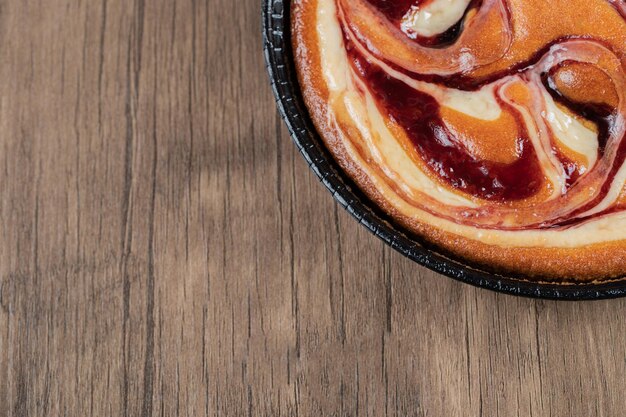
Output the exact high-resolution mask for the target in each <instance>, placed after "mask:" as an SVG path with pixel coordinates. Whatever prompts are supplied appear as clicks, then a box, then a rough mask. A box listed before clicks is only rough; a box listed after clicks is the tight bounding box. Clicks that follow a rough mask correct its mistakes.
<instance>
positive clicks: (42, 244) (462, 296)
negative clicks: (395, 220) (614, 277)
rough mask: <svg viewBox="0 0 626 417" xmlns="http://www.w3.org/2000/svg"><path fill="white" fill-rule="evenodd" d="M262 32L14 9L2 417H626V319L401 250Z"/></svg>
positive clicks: (4, 178)
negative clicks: (319, 144) (344, 187)
mask: <svg viewBox="0 0 626 417" xmlns="http://www.w3.org/2000/svg"><path fill="white" fill-rule="evenodd" d="M259 13H260V8H259V4H258V1H253V0H246V1H243V2H234V1H230V0H208V1H206V0H205V1H202V0H180V1H167V0H154V1H150V2H148V1H144V0H128V1H122V0H99V1H78V2H77V1H71V0H49V1H48V2H46V4H45V5H44V4H41V3H40V2H34V1H31V0H5V1H3V2H1V3H0V32H1V33H0V74H1V75H2V76H1V77H0V132H1V136H0V144H1V152H2V154H1V157H0V161H2V169H0V190H1V192H2V196H3V198H2V204H1V206H0V234H1V239H0V259H2V261H1V262H0V277H1V281H0V415H3V416H4V415H6V416H34V415H68V416H70V415H76V416H84V415H119V416H136V415H141V416H153V415H154V416H157V415H167V416H170V415H171V416H182V415H187V416H242V415H265V416H268V415H276V416H296V415H300V416H308V415H311V416H320V415H324V416H326V415H328V416H333V415H334V416H357V415H359V416H381V415H388V416H486V417H492V416H499V415H500V416H506V417H509V416H513V415H519V416H530V415H535V416H537V415H541V416H543V415H554V416H570V415H585V416H587V415H589V416H618V415H622V414H623V410H624V408H625V407H626V399H625V398H624V396H623V395H620V392H621V389H622V385H623V381H624V379H625V377H626V344H625V336H624V334H626V325H625V324H624V323H625V321H624V320H623V319H622V316H623V315H624V313H626V305H625V303H624V301H620V300H617V301H602V302H592V303H556V302H548V301H533V300H527V299H517V298H513V297H510V296H503V295H498V294H494V293H491V292H487V291H484V290H478V289H474V288H471V287H468V286H465V285H462V284H459V283H456V282H453V281H451V280H449V279H446V278H444V277H441V276H438V275H436V274H434V273H432V272H429V271H427V270H425V269H424V268H421V267H418V266H416V265H415V264H413V263H411V262H410V261H408V260H406V259H404V258H402V257H400V256H399V255H398V254H396V253H395V252H393V251H392V250H390V249H389V248H386V247H384V246H383V245H382V243H381V242H379V241H378V240H377V239H376V238H374V237H372V236H371V235H370V234H369V233H367V232H366V231H365V230H364V229H363V228H362V227H360V226H359V225H358V224H357V223H356V222H355V221H354V220H353V219H352V218H350V217H349V215H348V214H347V213H345V212H343V211H342V210H341V209H338V208H337V206H336V205H335V204H334V203H333V201H332V199H331V197H330V195H329V194H328V193H327V192H326V191H325V190H324V188H323V187H322V186H321V185H320V184H319V183H318V182H317V180H316V179H315V178H314V176H313V175H312V174H311V173H310V172H309V171H308V169H307V167H306V164H305V163H304V162H303V161H302V160H301V158H300V157H299V156H298V155H297V152H295V150H294V147H293V146H292V145H291V143H290V141H289V137H288V135H287V134H286V130H285V129H284V127H283V125H282V122H281V121H280V119H279V117H278V116H277V114H276V111H275V107H274V104H273V98H272V97H271V93H270V90H269V83H268V81H267V77H266V75H265V72H264V65H263V61H262V54H261V52H260V51H261V41H260V36H259V33H260V16H259Z"/></svg>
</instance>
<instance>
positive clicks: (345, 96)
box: [317, 0, 626, 248]
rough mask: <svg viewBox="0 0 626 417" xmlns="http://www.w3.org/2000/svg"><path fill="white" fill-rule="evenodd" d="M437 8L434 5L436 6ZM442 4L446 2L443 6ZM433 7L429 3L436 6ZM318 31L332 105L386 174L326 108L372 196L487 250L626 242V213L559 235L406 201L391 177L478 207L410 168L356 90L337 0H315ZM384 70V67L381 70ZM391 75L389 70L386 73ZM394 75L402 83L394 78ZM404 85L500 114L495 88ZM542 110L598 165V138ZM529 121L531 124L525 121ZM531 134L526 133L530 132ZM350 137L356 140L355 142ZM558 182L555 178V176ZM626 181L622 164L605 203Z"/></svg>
mask: <svg viewBox="0 0 626 417" xmlns="http://www.w3.org/2000/svg"><path fill="white" fill-rule="evenodd" d="M435 3H439V2H435ZM444 3H445V2H444ZM433 4H434V3H433ZM317 18H318V21H317V33H318V36H319V46H320V57H321V65H322V68H323V73H324V77H325V79H326V82H327V84H328V88H329V91H330V93H331V96H332V97H331V103H336V101H337V100H341V102H342V103H343V105H344V106H345V108H346V109H347V113H348V114H349V115H350V118H351V120H352V121H353V123H354V125H355V126H356V127H357V128H358V130H359V132H360V133H361V135H362V138H363V143H361V144H360V145H361V146H363V147H364V148H366V149H367V150H368V152H369V154H370V155H371V157H372V158H373V159H374V161H375V162H376V163H378V164H379V165H380V166H381V167H387V169H385V168H383V169H384V175H385V176H386V177H387V178H386V179H385V178H383V177H381V176H380V175H379V173H378V172H377V171H375V170H374V169H372V167H371V166H370V164H369V163H368V162H367V161H364V160H363V159H362V158H361V157H360V156H359V154H358V153H357V151H356V149H355V148H354V147H353V145H352V142H351V141H350V140H349V139H348V138H347V137H345V133H344V132H342V131H341V130H340V129H339V127H338V125H337V124H336V121H335V115H334V113H333V107H332V105H331V107H330V108H329V121H328V122H329V123H331V124H333V125H335V126H336V127H337V130H338V131H339V132H340V134H341V135H343V144H344V146H345V148H346V149H347V151H348V154H349V156H350V158H351V159H352V160H353V161H354V162H355V163H357V164H358V166H359V167H360V168H361V169H362V170H363V171H364V172H365V173H366V174H367V175H368V177H369V178H370V180H371V181H372V183H373V184H374V186H375V187H376V189H377V191H378V192H379V193H380V194H381V195H382V196H383V198H385V199H386V200H387V201H388V202H389V203H390V204H392V205H393V206H394V207H395V208H396V209H397V210H399V211H400V212H401V213H402V214H403V215H405V216H407V217H410V218H413V219H415V220H417V221H420V222H422V223H426V224H430V225H432V226H435V227H437V228H439V229H441V230H443V231H446V232H449V233H453V234H457V235H460V236H463V237H465V238H469V239H473V240H476V241H480V242H482V243H486V244H490V245H499V246H508V247H538V246H539V247H557V248H568V247H578V246H586V245H590V244H595V243H602V242H608V241H616V240H623V239H626V213H625V212H619V213H614V214H610V215H606V216H603V217H600V218H596V219H593V220H591V221H588V222H586V223H583V224H580V225H578V226H576V227H571V228H569V229H561V230H537V229H535V230H523V231H506V230H493V229H481V228H477V227H472V226H467V225H462V224H458V223H455V222H452V221H449V220H446V219H443V218H440V217H437V216H435V215H432V214H429V213H428V212H426V211H424V210H422V209H420V208H418V207H415V206H413V205H411V204H409V203H408V202H407V201H406V200H404V199H403V198H402V197H400V196H399V195H398V194H397V193H396V192H395V191H394V190H393V189H391V188H390V187H389V186H388V185H387V184H386V182H385V181H386V180H391V181H393V182H394V183H395V184H397V186H398V187H400V188H401V189H402V190H404V191H406V192H407V193H408V194H409V195H410V193H411V190H412V189H416V190H419V191H421V192H423V193H425V194H427V195H429V196H430V197H432V198H434V199H436V200H438V201H440V202H441V203H443V204H446V205H450V206H455V207H459V206H460V207H468V208H471V207H476V204H475V203H474V202H473V201H472V200H470V199H468V198H465V197H463V196H461V195H459V194H456V193H454V192H452V191H450V190H448V189H446V188H443V187H441V186H440V185H439V184H438V183H437V182H435V181H434V180H432V179H431V178H430V177H429V176H428V175H427V174H426V173H425V172H423V171H422V170H421V168H420V166H418V165H417V164H415V163H414V162H413V161H412V160H411V158H410V156H409V154H408V152H407V150H405V149H404V148H403V147H402V145H401V144H400V143H399V141H398V140H397V139H396V138H395V137H394V135H393V134H392V132H390V130H389V128H388V127H387V125H386V123H385V119H384V117H383V115H382V114H381V113H380V112H379V110H378V108H377V107H376V105H375V104H374V101H373V99H372V97H371V96H370V95H369V94H368V93H365V95H364V96H365V100H364V99H363V96H362V95H361V94H360V93H359V92H358V90H357V88H356V86H355V84H354V81H353V76H352V74H351V69H350V65H349V63H348V58H347V56H346V52H345V49H344V45H343V37H342V36H341V30H340V24H339V21H338V20H337V15H336V9H335V0H319V1H318V9H317ZM385 70H387V68H385ZM388 72H389V73H390V75H392V76H396V75H398V74H393V73H392V72H393V71H388ZM398 78H402V76H401V75H398ZM407 84H409V85H411V86H413V85H415V84H418V85H415V87H416V88H420V89H422V91H427V92H429V93H433V94H434V96H435V97H436V98H437V99H441V102H442V104H444V105H448V106H450V107H453V108H454V109H455V110H458V111H464V112H466V113H467V114H469V115H472V116H473V117H479V118H483V119H486V120H493V119H495V118H497V117H498V115H499V114H500V111H501V110H500V109H499V107H498V104H497V102H496V101H495V98H494V93H493V89H494V87H492V88H490V89H489V88H484V89H483V90H481V91H479V92H455V91H454V90H449V89H442V88H441V87H435V86H431V85H425V83H420V82H416V81H413V80H407ZM546 103H547V111H546V113H545V114H544V115H543V116H544V119H545V120H546V121H547V123H548V124H549V125H550V127H551V128H552V129H553V130H554V131H555V132H556V134H557V136H558V138H559V140H560V141H562V143H563V144H564V145H565V146H568V147H570V148H571V149H572V150H574V151H576V152H578V153H580V154H582V155H585V156H586V157H587V159H588V162H589V163H590V164H592V163H595V158H596V156H595V155H597V138H596V136H595V134H594V133H593V132H591V131H589V130H588V129H586V128H585V127H584V126H583V125H582V124H580V123H578V122H577V121H576V120H573V119H572V118H570V117H568V116H567V115H565V114H564V113H563V112H561V111H560V110H559V109H558V108H557V107H556V106H555V105H554V103H552V102H550V101H548V100H546ZM527 123H531V122H530V121H528V122H527ZM529 130H530V129H529ZM352 140H356V139H354V138H352ZM555 181H557V182H558V181H559V180H558V179H557V180H555ZM625 181H626V167H622V169H621V170H620V172H619V174H618V176H617V178H616V179H615V181H614V184H613V186H612V188H611V193H610V194H609V196H607V198H606V199H605V200H606V203H605V204H606V206H607V207H609V206H610V204H611V203H612V202H613V201H615V199H616V198H617V196H618V195H619V192H620V190H621V189H623V186H624V182H625Z"/></svg>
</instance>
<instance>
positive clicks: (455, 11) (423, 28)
mask: <svg viewBox="0 0 626 417" xmlns="http://www.w3.org/2000/svg"><path fill="white" fill-rule="evenodd" d="M470 1H471V0H435V1H433V2H432V3H429V4H427V5H426V6H424V7H420V6H413V7H411V9H410V10H409V11H408V12H407V13H406V14H405V15H404V17H403V18H402V31H403V32H404V33H406V34H407V35H408V36H409V37H411V38H415V37H416V36H415V35H419V36H424V37H431V36H435V35H439V34H441V33H443V32H445V31H446V30H448V29H450V27H452V25H454V24H455V23H456V22H458V21H459V20H461V18H462V17H463V14H464V13H465V9H467V6H468V5H469V4H470Z"/></svg>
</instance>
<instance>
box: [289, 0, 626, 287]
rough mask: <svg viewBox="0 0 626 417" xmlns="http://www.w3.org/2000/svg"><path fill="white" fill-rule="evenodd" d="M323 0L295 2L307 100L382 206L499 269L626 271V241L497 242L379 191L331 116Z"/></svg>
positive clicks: (596, 275) (591, 274) (548, 275)
mask: <svg viewBox="0 0 626 417" xmlns="http://www.w3.org/2000/svg"><path fill="white" fill-rule="evenodd" d="M316 5H317V0H295V1H294V2H293V4H292V16H291V19H292V42H293V47H294V51H295V60H296V66H297V71H298V79H299V81H300V85H301V89H302V94H303V97H304V101H305V103H306V105H307V107H308V109H309V112H310V115H311V118H312V120H313V122H314V124H315V126H316V128H317V130H318V132H319V133H320V135H321V137H322V138H323V140H324V142H325V144H326V146H327V147H328V149H329V150H330V152H331V153H332V155H333V156H334V157H335V159H336V160H337V162H338V163H339V165H340V166H341V167H342V169H343V170H344V171H345V172H346V173H347V174H348V175H349V176H350V177H351V178H352V180H353V181H354V182H355V183H356V184H357V185H358V186H359V187H360V188H361V189H362V190H363V191H364V192H365V194H366V195H367V196H368V197H369V198H370V199H372V200H373V201H374V202H375V203H376V204H377V205H378V206H380V207H381V208H382V209H383V210H384V211H385V212H387V213H388V214H389V215H390V216H391V217H392V218H393V219H394V220H395V221H397V222H398V223H399V224H401V225H402V226H404V227H405V228H407V229H408V230H409V231H411V232H413V233H415V234H417V235H419V236H421V237H422V238H424V239H426V240H427V241H428V242H430V243H431V244H434V245H436V246H438V247H441V248H442V249H444V250H445V251H447V252H449V253H451V254H452V255H454V256H457V257H460V258H462V259H465V260H467V261H469V262H470V263H472V264H476V265H480V266H483V267H486V268H488V269H491V270H495V271H497V272H503V273H504V272H508V273H515V274H523V275H525V276H528V277H535V278H536V279H537V281H539V280H541V281H551V282H564V281H576V282H593V281H608V280H611V279H616V278H617V277H619V276H622V275H623V274H624V271H626V241H617V242H610V243H602V244H595V245H590V246H585V247H579V248H519V247H500V246H491V245H487V244H484V243H481V242H478V241H475V240H471V239H467V238H465V237H461V236H457V235H454V234H451V233H447V232H444V231H442V230H440V229H438V228H435V227H432V226H431V225H428V224H424V223H422V222H419V221H416V220H415V219H413V218H409V217H407V216H405V215H403V214H402V213H400V212H399V211H398V210H397V209H396V208H394V207H393V206H392V205H391V204H390V203H389V202H388V201H387V200H386V199H385V198H383V196H382V195H381V194H380V193H379V192H378V191H377V189H376V187H375V186H374V184H373V183H372V181H371V180H370V178H369V177H368V176H367V174H366V173H365V172H363V171H362V169H361V168H360V167H359V166H358V165H357V164H356V163H355V162H354V161H353V160H352V159H351V158H350V157H349V155H348V151H347V150H346V148H345V147H344V145H343V143H342V141H341V140H340V134H339V132H338V131H337V129H336V128H335V127H333V126H332V125H331V124H330V123H328V122H327V120H328V104H327V101H328V95H329V93H328V88H327V86H326V83H325V81H324V78H323V75H322V69H321V63H320V54H319V48H318V44H317V42H318V40H317V35H316V32H315V30H313V28H315V27H316V25H315V24H316V14H315V11H316Z"/></svg>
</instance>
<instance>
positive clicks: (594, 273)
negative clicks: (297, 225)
mask: <svg viewBox="0 0 626 417" xmlns="http://www.w3.org/2000/svg"><path fill="white" fill-rule="evenodd" d="M291 25H292V27H291V29H292V42H293V50H294V57H295V61H296V67H297V72H298V79H299V81H300V85H301V89H302V92H303V97H304V99H305V103H306V105H307V107H308V109H309V113H310V115H311V117H312V119H313V122H314V124H315V126H316V128H317V130H318V131H319V133H320V135H321V137H322V138H323V140H324V143H325V145H326V146H327V147H328V149H329V150H330V152H331V153H332V155H333V156H334V157H335V159H336V160H337V162H338V163H339V164H340V165H341V167H342V169H343V170H345V171H346V172H347V173H348V174H349V176H350V177H351V178H352V180H353V181H354V183H355V184H356V185H357V186H358V187H359V188H361V189H362V190H363V192H364V193H365V194H367V196H368V197H369V198H371V199H372V200H373V201H374V202H375V203H376V204H377V205H378V206H379V207H380V208H381V209H382V210H383V211H385V212H386V213H387V214H388V215H389V216H390V218H392V219H393V221H394V222H396V223H398V224H400V225H402V227H403V228H405V229H406V230H407V231H409V232H410V233H412V234H415V235H418V236H421V238H422V239H423V240H425V241H427V242H429V244H431V245H433V246H436V247H439V248H441V249H442V250H444V251H445V252H447V253H449V254H451V255H452V256H454V257H457V258H461V259H463V260H465V261H466V262H469V263H471V264H474V265H479V266H481V267H484V268H489V269H492V270H495V271H498V272H502V273H507V274H519V275H522V276H524V277H527V278H528V279H533V280H537V281H557V282H592V281H602V280H610V279H618V278H620V277H623V276H624V275H626V185H625V184H626V0H550V1H548V0H395V1H394V0H293V1H292V7H291Z"/></svg>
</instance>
